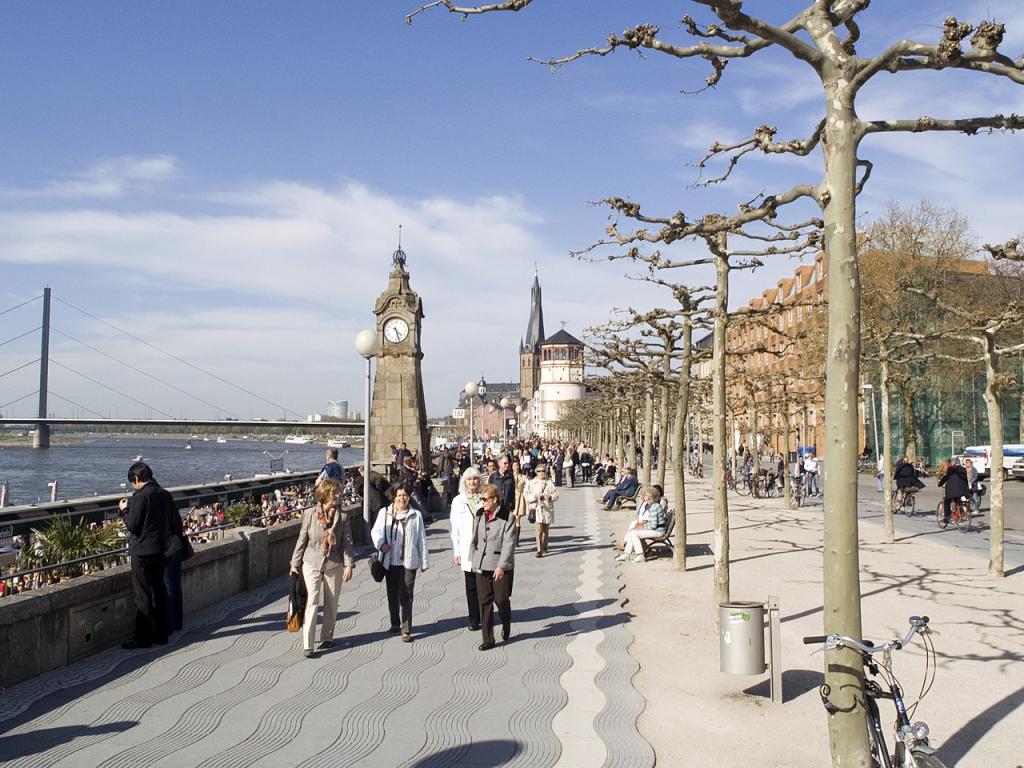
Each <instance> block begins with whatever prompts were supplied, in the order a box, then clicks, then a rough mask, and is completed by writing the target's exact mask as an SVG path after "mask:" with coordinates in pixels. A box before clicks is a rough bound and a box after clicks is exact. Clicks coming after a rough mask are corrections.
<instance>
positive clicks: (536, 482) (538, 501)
mask: <svg viewBox="0 0 1024 768" xmlns="http://www.w3.org/2000/svg"><path fill="white" fill-rule="evenodd" d="M523 497H524V498H525V499H526V504H527V507H528V508H529V510H530V517H529V519H530V522H531V523H534V525H535V527H536V533H537V557H544V555H546V554H547V551H548V530H549V529H550V528H551V524H552V523H553V522H555V499H557V498H558V489H557V488H555V484H554V483H553V482H551V480H549V479H548V467H547V465H546V464H538V465H537V476H536V477H534V478H533V479H532V480H530V481H529V482H528V483H527V484H526V487H525V488H524V489H523Z"/></svg>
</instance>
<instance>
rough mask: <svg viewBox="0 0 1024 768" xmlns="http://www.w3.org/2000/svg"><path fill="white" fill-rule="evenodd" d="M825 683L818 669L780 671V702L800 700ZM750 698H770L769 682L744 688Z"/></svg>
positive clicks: (765, 681)
mask: <svg viewBox="0 0 1024 768" xmlns="http://www.w3.org/2000/svg"><path fill="white" fill-rule="evenodd" d="M824 682H825V673H824V672H822V671H821V670H820V669H785V670H783V671H782V702H783V703H786V702H789V701H793V699H797V698H800V697H801V696H803V695H804V694H805V693H807V692H808V691H813V690H815V689H816V688H818V687H819V686H820V685H821V684H822V683H824ZM743 692H744V693H746V694H748V695H750V696H760V697H762V698H765V699H767V698H770V697H771V680H762V681H761V682H760V683H757V685H752V686H750V687H749V688H744V689H743Z"/></svg>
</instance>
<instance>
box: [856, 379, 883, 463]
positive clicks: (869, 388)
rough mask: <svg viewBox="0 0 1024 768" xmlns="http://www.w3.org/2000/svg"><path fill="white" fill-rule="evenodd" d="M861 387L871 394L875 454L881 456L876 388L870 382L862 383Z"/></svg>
mask: <svg viewBox="0 0 1024 768" xmlns="http://www.w3.org/2000/svg"><path fill="white" fill-rule="evenodd" d="M861 389H863V390H864V391H865V392H866V393H867V394H868V395H870V396H871V426H872V431H873V432H874V435H875V456H880V455H881V449H880V448H879V446H878V417H877V416H875V388H874V387H873V386H872V385H870V384H862V385H861Z"/></svg>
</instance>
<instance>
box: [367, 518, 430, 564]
mask: <svg viewBox="0 0 1024 768" xmlns="http://www.w3.org/2000/svg"><path fill="white" fill-rule="evenodd" d="M392 522H393V518H392V514H391V506H390V505H389V506H387V507H381V510H380V512H378V513H377V521H376V522H375V523H374V524H373V530H372V531H370V538H372V539H373V546H374V547H375V548H376V549H380V548H381V545H382V544H385V543H386V544H387V545H388V546H389V547H390V549H389V550H388V553H387V554H386V555H384V560H383V561H382V562H383V565H384V567H385V568H390V567H391V566H392V565H404V566H405V567H406V568H408V569H409V570H410V571H417V570H418V571H425V570H427V568H429V567H430V560H429V558H428V555H427V531H426V528H425V526H424V525H423V517H422V516H420V513H419V512H417V511H416V510H415V509H414V508H413V507H409V510H408V515H407V517H406V518H405V521H404V522H395V523H394V525H392ZM403 553H404V559H403Z"/></svg>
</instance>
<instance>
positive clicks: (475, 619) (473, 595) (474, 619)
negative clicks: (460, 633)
mask: <svg viewBox="0 0 1024 768" xmlns="http://www.w3.org/2000/svg"><path fill="white" fill-rule="evenodd" d="M462 575H463V576H465V577H466V608H467V609H468V616H469V624H470V626H478V625H479V624H480V597H479V596H478V595H477V591H476V574H475V573H473V572H472V571H463V573H462Z"/></svg>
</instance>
